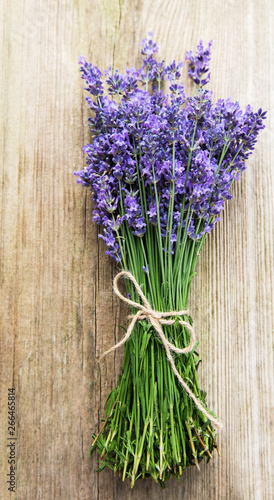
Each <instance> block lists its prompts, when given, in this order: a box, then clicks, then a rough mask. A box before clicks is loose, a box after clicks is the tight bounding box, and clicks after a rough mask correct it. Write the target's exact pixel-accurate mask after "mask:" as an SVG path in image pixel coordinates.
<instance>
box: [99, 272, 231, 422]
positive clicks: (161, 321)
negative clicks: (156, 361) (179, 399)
mask: <svg viewBox="0 0 274 500" xmlns="http://www.w3.org/2000/svg"><path fill="white" fill-rule="evenodd" d="M122 276H124V277H125V278H128V279H129V280H131V281H132V283H133V284H134V286H135V289H136V291H137V293H138V295H139V296H140V297H141V299H142V301H143V303H144V305H142V304H139V303H138V302H134V301H133V300H131V299H129V298H127V297H125V296H124V295H122V294H121V292H120V291H119V289H118V284H117V283H118V281H119V279H120V278H122ZM113 290H114V292H115V294H116V295H117V296H118V297H119V298H120V299H121V300H122V301H123V302H126V303H127V304H129V305H130V306H132V307H135V308H136V309H138V311H137V312H136V314H134V315H130V316H129V318H130V319H131V322H130V324H129V327H128V329H127V332H126V335H125V336H124V337H123V338H122V340H121V341H120V342H118V343H117V344H116V345H114V346H113V347H111V348H110V349H109V350H108V351H106V352H105V353H104V354H103V355H102V356H101V358H100V361H101V360H102V358H104V357H105V356H106V355H107V354H110V353H111V352H113V351H114V350H115V349H118V348H119V347H121V346H122V345H123V344H124V343H125V342H126V341H127V340H128V339H129V337H130V335H131V334H132V331H133V328H134V325H135V323H136V321H140V320H142V319H146V320H147V321H149V322H150V323H151V325H152V326H153V328H154V330H155V331H156V332H157V334H158V335H159V337H160V339H161V341H162V343H163V346H164V348H165V351H166V356H167V358H168V360H169V363H170V365H171V368H172V371H173V373H174V375H175V376H176V377H177V379H178V380H179V382H180V384H181V386H182V387H183V388H184V389H185V391H186V392H187V394H188V395H189V396H190V397H191V399H192V400H193V402H194V403H195V405H196V406H197V408H199V410H200V411H201V412H202V413H203V414H204V415H205V417H206V418H207V419H208V420H210V421H211V422H212V423H213V424H215V426H216V427H222V424H221V423H220V422H219V421H218V420H217V419H216V418H215V417H213V415H211V413H209V412H208V411H207V410H206V409H205V408H204V407H203V405H202V404H201V402H200V401H199V400H198V399H197V397H196V396H195V394H194V393H193V392H192V390H191V389H190V388H189V387H188V385H187V384H186V382H185V381H184V380H183V379H182V377H181V375H180V373H179V372H178V370H177V368H176V366H175V363H174V360H173V358H172V355H171V352H170V351H174V352H176V353H177V354H187V353H189V352H191V351H192V349H193V347H194V346H195V332H194V330H193V328H192V326H191V325H190V324H189V323H188V322H187V321H183V320H179V323H180V325H182V326H185V327H186V328H187V330H188V331H189V333H190V342H189V345H188V346H187V347H184V348H183V349H180V348H179V347H176V346H175V345H173V344H172V343H171V342H169V341H168V340H167V338H166V336H165V334H164V332H163V329H162V326H161V325H174V324H175V321H176V320H175V319H171V317H174V316H177V317H178V316H179V317H180V316H183V315H186V314H189V311H187V310H180V311H168V312H161V311H155V310H154V309H152V308H151V305H150V303H149V301H148V300H147V298H146V296H145V295H144V293H143V292H142V290H141V287H140V285H139V284H138V282H137V281H136V279H135V278H134V276H133V275H132V274H131V273H130V272H128V271H121V272H120V273H118V274H117V276H115V278H114V282H113ZM166 318H170V319H166Z"/></svg>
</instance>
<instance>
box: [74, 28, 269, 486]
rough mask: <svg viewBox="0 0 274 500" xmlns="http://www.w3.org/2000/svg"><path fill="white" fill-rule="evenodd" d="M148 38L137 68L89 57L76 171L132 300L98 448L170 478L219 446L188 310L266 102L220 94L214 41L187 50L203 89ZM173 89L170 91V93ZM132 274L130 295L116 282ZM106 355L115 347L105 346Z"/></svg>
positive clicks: (125, 466) (108, 461) (122, 469)
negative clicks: (84, 134)
mask: <svg viewBox="0 0 274 500" xmlns="http://www.w3.org/2000/svg"><path fill="white" fill-rule="evenodd" d="M157 52H158V46H157V45H156V43H154V42H153V40H152V34H150V35H149V38H148V39H145V40H143V42H142V50H141V53H142V55H143V65H142V68H141V69H140V70H136V69H127V70H126V74H124V75H121V74H119V73H118V72H117V71H115V72H111V68H110V69H109V70H108V71H106V73H105V76H106V78H105V81H106V86H107V90H106V91H105V90H104V84H103V79H102V73H101V72H100V70H99V69H98V68H97V67H96V66H94V65H92V64H88V63H87V62H86V60H85V59H84V58H83V57H81V58H80V65H81V72H82V78H83V79H84V80H85V81H86V84H87V86H86V90H87V91H88V92H90V94H91V95H92V96H93V99H91V98H89V97H87V102H88V105H89V107H90V109H91V110H92V118H89V126H90V130H91V134H92V141H91V143H90V144H87V145H86V146H85V147H84V151H85V153H86V167H85V168H84V170H81V171H78V172H75V174H76V175H77V176H79V179H78V182H80V183H82V184H83V185H84V186H89V187H90V188H91V191H92V196H93V202H94V210H93V220H94V221H95V222H97V223H98V224H100V225H101V226H102V227H103V232H102V234H100V235H99V236H100V238H102V239H103V240H104V241H105V243H106V246H107V251H106V253H107V254H108V255H110V256H111V257H112V258H113V259H114V260H115V261H116V262H117V263H119V266H120V268H121V269H122V272H121V273H119V274H118V276H116V278H115V281H114V290H115V292H116V293H117V295H118V296H119V297H120V298H121V299H122V300H124V301H126V302H128V303H129V306H130V310H131V316H130V319H131V322H130V325H129V327H128V330H127V333H126V335H125V336H124V338H123V339H122V340H121V342H119V343H118V344H117V345H116V346H114V347H112V348H111V349H110V350H109V351H108V352H110V351H113V350H114V349H115V348H117V347H120V346H121V345H122V344H123V343H125V355H124V363H123V368H122V372H121V375H120V377H119V381H118V385H117V387H115V388H114V389H113V390H112V391H111V393H110V394H109V397H108V399H107V401H106V404H105V412H106V417H105V421H104V424H103V426H102V428H101V430H100V432H99V433H98V434H97V435H94V443H93V445H92V449H91V452H93V451H94V449H96V448H97V450H98V452H99V454H100V457H101V466H100V468H99V471H100V470H102V469H103V468H104V467H105V466H108V467H110V468H111V469H113V471H114V472H116V471H118V472H119V473H120V474H121V476H122V479H123V480H124V479H125V478H126V477H129V478H130V479H131V486H132V487H133V486H134V483H135V481H136V480H137V478H139V477H145V476H152V477H153V478H154V480H155V481H156V482H159V483H160V485H161V486H163V487H164V486H165V481H166V479H168V478H169V477H171V476H176V477H178V478H179V477H180V476H181V474H182V472H183V470H184V469H185V468H186V467H187V466H190V465H196V466H197V467H198V468H199V462H200V461H201V460H202V459H203V458H207V460H210V458H212V451H213V449H214V448H217V451H218V452H219V450H218V445H217V443H216V434H215V430H214V429H215V428H216V427H218V426H220V424H219V422H218V420H217V419H216V416H215V415H214V413H213V412H212V411H210V410H209V409H208V408H207V405H206V393H205V391H202V390H201V389H200V387H199V382H198V377H197V368H198V365H199V356H198V354H197V351H196V348H197V343H196V340H195V334H194V330H193V327H192V320H191V317H190V316H189V312H188V311H187V304H188V298H189V291H190V286H191V281H192V279H193V277H194V275H195V267H196V263H197V260H198V257H199V254H200V251H201V249H202V246H203V244H204V241H205V238H206V235H207V234H208V233H209V232H210V231H211V230H212V229H213V227H214V224H215V223H216V222H217V221H219V220H220V217H219V216H220V212H221V210H223V208H224V204H225V201H226V200H229V199H230V198H232V195H231V185H232V183H233V182H234V180H237V179H238V178H239V176H240V173H241V172H242V171H243V170H245V168H246V166H245V162H246V160H247V158H248V156H249V155H250V154H251V152H252V150H253V149H254V144H255V142H256V140H257V136H258V133H259V130H260V129H262V128H264V125H263V119H264V118H265V114H266V113H265V112H262V110H261V109H259V110H258V111H257V112H254V111H253V109H252V108H251V107H250V106H247V108H246V109H245V111H242V110H241V108H240V106H239V104H238V102H232V101H231V100H230V99H227V100H222V99H220V100H218V101H217V102H216V103H213V102H212V93H211V92H209V91H208V90H205V88H204V87H205V86H206V84H207V83H208V82H209V79H210V74H209V61H210V56H211V42H210V43H209V45H208V47H207V48H206V49H204V47H203V44H202V42H201V41H200V43H199V45H198V47H197V53H196V55H193V54H192V52H188V53H187V54H186V60H187V61H188V68H189V69H188V75H189V76H190V78H191V79H192V80H193V82H194V84H195V85H194V94H193V95H192V96H190V97H188V96H187V95H186V94H185V90H184V86H183V84H182V82H181V74H180V69H181V67H182V66H183V63H182V62H179V64H176V62H175V61H173V62H172V63H171V64H170V65H166V64H165V62H164V61H162V62H158V61H157V59H156V57H155V55H156V53H157ZM164 89H165V91H166V92H164ZM121 277H125V278H126V279H125V284H126V289H127V296H124V295H122V293H121V292H120V290H119V288H118V280H119V279H120V278H121ZM105 354H107V353H105Z"/></svg>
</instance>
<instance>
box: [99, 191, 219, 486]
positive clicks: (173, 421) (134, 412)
mask: <svg viewBox="0 0 274 500" xmlns="http://www.w3.org/2000/svg"><path fill="white" fill-rule="evenodd" d="M140 189H141V190H142V187H141V185H140ZM121 199H122V197H121ZM171 205H172V199H171ZM121 210H123V209H122V208H121ZM148 227H149V229H148V231H147V232H146V233H145V235H144V236H143V237H142V238H140V237H137V236H133V235H132V234H131V231H130V229H129V228H128V225H127V224H125V226H123V232H122V234H121V235H119V240H120V244H121V254H122V256H123V260H122V268H123V269H124V270H128V271H130V272H131V273H132V274H133V276H135V277H136V279H137V281H138V282H139V283H141V284H142V291H143V293H144V295H145V296H146V297H147V298H148V301H149V303H150V304H151V305H152V307H153V309H155V310H157V311H170V310H178V311H179V310H183V309H184V310H185V309H187V306H188V299H189V292H190V285H191V281H192V279H193V277H194V276H195V274H196V273H195V267H196V263H197V260H198V256H199V254H200V251H201V248H202V246H203V243H204V241H205V237H206V235H204V236H203V237H202V238H201V239H200V240H199V241H197V240H193V239H190V238H189V237H188V236H187V231H186V229H187V224H186V226H185V230H184V231H183V237H182V240H181V242H182V244H181V245H180V247H179V246H178V249H177V251H175V252H174V255H171V254H170V253H169V254H168V252H167V253H166V255H168V257H167V258H166V259H165V258H164V252H163V250H162V249H163V245H165V246H166V247H169V246H170V241H169V238H168V237H167V238H166V241H163V238H162V237H161V232H160V229H159V227H154V226H152V225H150V226H148ZM197 231H199V227H198V228H197ZM140 262H145V264H146V266H145V268H146V269H149V272H146V271H144V270H143V268H142V267H141V266H140ZM125 283H126V288H127V292H128V294H129V295H130V297H131V298H132V299H133V300H134V301H135V302H139V301H140V297H139V295H138V294H136V291H135V288H134V285H133V284H132V282H131V281H128V280H126V282H125ZM131 313H132V314H135V313H136V309H134V308H132V311H131ZM180 319H181V318H180ZM183 319H184V320H187V321H188V322H190V323H191V324H192V321H191V318H190V317H189V316H185V317H183ZM163 330H164V334H165V336H166V338H167V339H168V340H169V341H170V342H172V343H173V344H174V345H176V346H179V347H186V346H187V345H189V342H190V338H189V331H188V330H187V329H186V328H185V327H184V326H182V325H181V324H180V323H179V321H178V318H177V321H176V323H175V325H174V326H164V325H163ZM196 348H197V345H195V346H194V348H193V349H192V351H191V352H190V353H188V354H185V355H182V356H181V355H179V356H178V355H177V356H176V357H175V364H176V367H177V370H178V371H179V372H180V374H181V375H182V376H183V378H184V380H185V381H186V382H187V384H188V385H189V387H190V388H191V390H192V391H193V392H194V394H195V396H196V397H198V398H199V400H201V402H202V403H203V405H204V406H205V408H207V407H206V402H205V398H206V393H205V392H204V391H202V390H201V389H200V387H199V382H198V376H197V368H198V365H199V356H198V353H197V351H196ZM105 413H106V418H105V422H104V424H103V426H102V429H101V430H100V432H99V433H98V435H97V436H96V435H94V439H95V440H94V443H93V446H92V449H91V453H92V452H93V451H94V450H95V449H96V448H97V449H98V451H99V453H100V459H101V466H100V468H99V471H101V470H102V469H103V468H104V467H106V466H108V467H110V468H111V469H113V471H114V472H119V474H120V475H121V476H122V479H123V480H124V479H125V478H126V477H129V478H130V479H131V487H133V486H134V483H135V481H136V480H137V479H138V478H139V477H143V478H144V477H145V476H147V475H150V476H152V477H153V479H154V480H155V481H156V482H159V484H160V485H161V486H162V487H165V480H167V479H168V478H170V477H171V476H175V477H177V478H180V476H181V474H182V472H183V470H184V469H185V468H186V467H187V466H190V465H196V466H197V467H198V468H199V462H200V461H201V460H202V459H203V458H206V459H207V461H209V460H210V458H212V452H213V449H214V448H216V449H217V451H218V453H219V449H218V445H217V442H216V435H215V431H214V428H213V426H212V424H211V422H210V420H208V419H207V418H206V417H205V415H204V414H203V413H202V412H201V411H200V410H199V409H198V408H196V406H195V404H194V403H193V401H192V399H191V398H190V397H189V396H188V395H187V393H186V392H185V391H184V389H183V388H182V386H181V385H180V383H179V382H178V380H177V378H176V377H175V376H174V373H173V371H172V368H171V365H170V363H169V361H168V359H167V356H166V353H165V350H164V347H163V345H162V343H161V341H160V339H159V338H158V337H157V334H155V331H154V329H153V327H152V326H151V324H150V323H148V322H147V321H146V320H141V321H139V322H138V323H137V324H136V327H135V329H134V332H133V334H132V335H131V337H130V338H129V340H128V341H127V343H126V347H125V355H124V364H123V368H122V375H121V376H120V377H119V383H118V386H117V387H115V389H113V390H112V391H111V393H110V394H109V397H108V399H107V401H106V405H105ZM211 413H212V415H213V416H215V415H214V413H213V412H211Z"/></svg>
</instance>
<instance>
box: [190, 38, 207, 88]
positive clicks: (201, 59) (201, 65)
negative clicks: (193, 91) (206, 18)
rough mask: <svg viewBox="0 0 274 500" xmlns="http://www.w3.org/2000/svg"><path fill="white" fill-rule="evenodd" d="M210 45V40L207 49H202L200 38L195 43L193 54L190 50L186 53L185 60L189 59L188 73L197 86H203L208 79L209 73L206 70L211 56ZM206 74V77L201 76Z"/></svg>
mask: <svg viewBox="0 0 274 500" xmlns="http://www.w3.org/2000/svg"><path fill="white" fill-rule="evenodd" d="M211 47H212V40H211V41H210V42H209V44H208V47H207V49H204V47H203V42H202V40H200V42H199V44H198V45H197V51H196V55H195V56H193V55H192V51H190V52H187V53H186V57H185V59H186V61H189V63H188V75H189V76H190V78H192V80H193V81H194V83H196V84H197V85H199V87H203V86H204V85H206V84H207V83H208V82H209V80H210V73H208V71H209V62H210V58H211ZM207 73H208V74H207ZM206 74H207V76H206V78H203V76H204V75H206Z"/></svg>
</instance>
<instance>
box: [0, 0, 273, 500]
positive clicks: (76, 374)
mask: <svg viewBox="0 0 274 500" xmlns="http://www.w3.org/2000/svg"><path fill="white" fill-rule="evenodd" d="M0 9H1V15H0V22H1V33H2V37H1V42H2V43H1V49H0V57H1V68H2V72H1V77H0V78H1V84H0V95H1V110H2V113H1V135H0V137H1V150H0V152H1V171H0V175H1V179H0V180H1V305H0V308H1V324H2V326H1V350H0V353H1V354H0V356H1V373H0V376H1V388H0V391H1V417H0V429H1V431H0V444H1V464H0V465H1V466H0V470H1V480H0V496H1V498H5V499H6V498H7V499H8V498H12V493H11V494H9V493H8V491H7V483H6V480H7V479H6V478H7V476H6V475H7V473H8V463H7V460H8V454H7V390H8V387H11V386H14V387H15V389H16V419H17V420H16V425H17V442H16V463H17V469H16V481H17V493H16V498H18V499H23V498H27V499H28V500H29V499H30V500H31V499H36V498H41V499H43V500H44V499H52V498H54V499H59V498H60V499H61V498H62V499H63V498H68V499H69V498H71V499H77V498H79V499H80V498H81V500H83V499H84V500H89V499H91V500H95V499H96V500H112V499H113V500H118V499H119V500H120V499H121V498H123V499H124V500H127V499H134V498H135V499H139V498H148V497H149V498H150V499H151V500H156V498H158V497H159V496H160V497H161V498H162V499H168V500H173V499H174V500H175V499H176V500H177V499H178V498H182V499H188V500H191V499H193V500H194V499H197V498H199V499H201V500H202V499H205V500H207V499H208V498H212V499H216V500H217V499H218V500H219V499H229V500H238V499H249V498H252V499H256V500H257V499H268V498H269V499H270V498H273V497H274V491H273V472H272V470H273V459H272V453H271V439H272V442H273V407H274V403H273V357H272V351H271V346H272V344H271V340H272V338H273V330H272V329H273V326H272V322H271V313H272V309H271V307H272V304H273V302H272V300H273V217H272V214H273V206H272V200H273V189H272V188H273V161H272V162H271V159H273V156H272V151H273V146H272V145H273V143H274V140H273V139H274V138H273V123H272V121H273V118H272V116H271V113H269V116H268V120H267V122H266V129H265V130H264V131H263V133H262V134H261V137H260V139H259V142H258V145H257V147H256V150H255V154H254V156H253V157H252V158H250V160H249V161H248V170H247V172H246V173H245V174H244V175H243V178H242V180H241V181H240V182H239V183H238V184H237V185H236V186H235V187H234V190H233V194H234V199H233V200H232V201H231V202H230V203H229V205H228V206H227V207H226V210H225V213H224V214H223V216H222V221H221V223H220V224H219V226H218V227H216V229H215V231H214V233H213V234H211V235H210V237H209V238H208V241H207V243H206V246H205V248H204V249H203V252H202V255H201V257H200V262H199V265H198V275H197V277H196V278H195V281H194V283H193V290H192V295H191V302H190V307H191V311H192V316H193V318H194V320H195V327H196V330H197V332H198V335H199V340H200V341H201V343H200V346H199V350H200V354H201V357H202V360H203V363H202V367H201V373H200V377H201V385H202V387H203V388H205V389H206V390H207V392H208V402H209V406H210V407H211V408H214V409H215V411H216V412H217V414H218V415H219V416H220V418H221V419H222V421H223V422H224V424H225V425H224V429H223V430H222V431H220V436H219V441H220V445H221V449H222V458H221V459H219V460H218V458H217V456H216V457H214V461H212V462H211V463H210V464H209V465H207V466H206V465H205V464H202V467H201V472H200V473H199V472H198V471H197V470H187V471H186V472H185V476H184V478H183V479H182V481H181V482H180V483H178V482H176V481H175V480H174V481H173V480H171V481H170V482H169V483H168V484H167V486H168V487H167V489H166V490H164V491H160V489H159V486H157V485H156V484H154V483H153V482H152V481H151V480H146V481H144V482H143V481H140V482H137V484H136V487H135V488H134V490H133V491H131V490H130V489H129V483H122V482H121V481H120V479H119V478H116V477H113V474H112V472H111V471H106V470H105V471H104V472H102V474H100V475H99V476H98V474H97V473H96V467H97V464H96V457H95V456H93V457H92V459H90V458H89V449H90V445H91V442H92V437H91V435H92V432H93V431H96V430H98V429H99V427H100V419H101V418H102V417H103V411H102V407H103V404H104V400H105V398H106V396H107V394H108V392H109V390H110V389H111V388H112V387H113V386H114V384H115V383H116V381H117V377H118V374H119V370H120V366H121V362H122V356H123V353H122V350H121V352H117V353H116V354H115V355H112V356H109V357H108V358H107V359H106V360H105V362H104V363H103V364H102V365H99V364H98V362H97V360H96V357H97V356H99V355H100V354H101V353H102V352H103V351H104V350H105V349H106V348H107V347H109V346H111V345H112V344H113V343H114V342H115V341H117V338H118V337H119V335H120V332H119V331H118V327H117V325H118V324H121V323H123V322H124V323H125V321H126V310H125V308H124V307H122V306H121V304H120V303H119V302H118V301H117V300H116V299H115V298H114V297H113V293H112V279H113V276H114V274H115V273H116V271H117V269H116V267H115V265H113V264H112V263H111V262H110V260H109V259H108V258H107V257H106V256H105V255H104V245H103V243H102V242H101V241H98V239H97V233H98V231H97V227H96V226H95V224H94V223H93V222H92V214H91V211H92V203H91V198H90V194H89V193H88V192H87V191H86V190H84V189H82V188H81V187H79V186H77V185H76V183H75V179H74V178H73V175H72V173H73V171H74V170H76V169H79V168H82V166H83V164H84V158H83V154H82V146H83V145H84V143H85V142H86V141H87V140H88V131H87V116H88V114H87V110H86V107H85V100H84V92H83V90H82V82H81V80H80V77H79V74H78V68H77V59H78V55H79V54H85V55H86V57H87V58H90V60H92V61H93V62H94V63H96V64H98V65H99V66H100V67H101V68H107V67H108V66H109V65H110V64H111V65H112V64H114V66H115V67H117V68H121V69H124V68H125V67H126V66H127V65H130V66H133V65H138V64H139V63H140V56H138V54H137V50H138V44H139V42H140V41H141V39H142V38H144V37H145V36H146V34H147V32H148V31H150V30H153V31H154V33H155V39H157V41H158V43H159V45H160V51H161V52H160V54H161V56H162V57H163V58H165V59H166V60H173V59H174V57H176V58H177V60H179V59H180V58H183V57H184V54H185V51H186V50H189V49H192V50H194V49H195V46H196V44H197V42H198V41H199V39H200V38H202V39H203V40H204V41H205V42H207V41H208V40H210V39H213V42H214V49H213V58H212V68H211V69H212V71H211V73H212V85H211V88H212V89H213V91H214V95H215V98H219V97H228V96H231V97H232V98H233V99H237V100H239V102H240V103H241V104H242V106H245V105H246V104H248V103H251V104H252V105H253V106H254V107H255V108H256V107H257V108H258V107H263V108H264V109H267V110H269V112H271V111H272V110H273V92H272V88H271V86H272V81H273V77H274V69H273V59H274V58H273V46H274V43H273V33H274V22H273V21H274V9H273V2H272V1H271V0H264V1H262V0H240V1H239V0H238V1H236V0H228V1H226V2H221V1H220V0H213V1H212V2H201V1H199V0H192V1H191V0H185V1H184V2H181V1H180V0H176V1H173V2H171V1H167V0H166V1H163V0H162V1H160V0H156V1H152V0H149V1H147V2H139V1H137V0H122V1H119V0H112V1H110V0H103V1H96V0H91V1H84V0H78V1H72V0H67V1H65V0H58V1H55V0H46V1H43V2H42V1H41V0H40V1H38V2H37V1H35V0H22V1H20V2H19V1H17V2H7V1H6V2H2V3H1V6H0ZM188 88H189V87H188ZM271 418H272V420H271ZM271 422H272V424H271ZM271 425H272V426H271ZM13 497H14V496H13Z"/></svg>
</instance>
